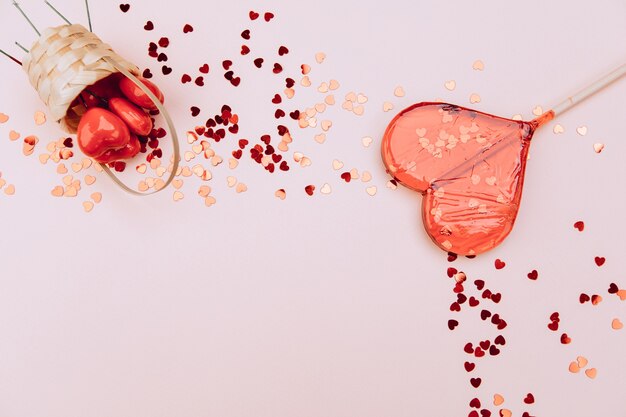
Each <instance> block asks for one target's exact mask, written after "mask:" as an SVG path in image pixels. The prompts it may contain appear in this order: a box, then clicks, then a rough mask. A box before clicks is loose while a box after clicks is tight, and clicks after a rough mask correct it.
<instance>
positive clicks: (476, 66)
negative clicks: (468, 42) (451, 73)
mask: <svg viewBox="0 0 626 417" xmlns="http://www.w3.org/2000/svg"><path fill="white" fill-rule="evenodd" d="M472 69H474V70H476V71H482V70H484V69H485V64H484V63H483V61H481V60H480V59H477V60H476V61H474V63H473V64H472Z"/></svg>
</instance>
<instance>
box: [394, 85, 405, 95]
mask: <svg viewBox="0 0 626 417" xmlns="http://www.w3.org/2000/svg"><path fill="white" fill-rule="evenodd" d="M404 94H405V93H404V88H402V87H401V86H398V87H396V89H395V90H393V95H394V96H396V97H404Z"/></svg>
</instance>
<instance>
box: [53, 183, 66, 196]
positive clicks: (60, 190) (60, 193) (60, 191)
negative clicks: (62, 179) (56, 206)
mask: <svg viewBox="0 0 626 417" xmlns="http://www.w3.org/2000/svg"><path fill="white" fill-rule="evenodd" d="M50 194H52V195H53V196H54V197H63V187H61V186H60V185H57V186H56V187H54V188H53V189H52V191H51V192H50Z"/></svg>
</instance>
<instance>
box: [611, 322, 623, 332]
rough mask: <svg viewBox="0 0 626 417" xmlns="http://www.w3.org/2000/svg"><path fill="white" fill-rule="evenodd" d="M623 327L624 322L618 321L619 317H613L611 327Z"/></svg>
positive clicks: (617, 328) (618, 328) (616, 328)
mask: <svg viewBox="0 0 626 417" xmlns="http://www.w3.org/2000/svg"><path fill="white" fill-rule="evenodd" d="M623 327H624V324H623V323H622V322H621V321H620V319H613V321H611V328H612V329H613V330H621V329H622V328H623Z"/></svg>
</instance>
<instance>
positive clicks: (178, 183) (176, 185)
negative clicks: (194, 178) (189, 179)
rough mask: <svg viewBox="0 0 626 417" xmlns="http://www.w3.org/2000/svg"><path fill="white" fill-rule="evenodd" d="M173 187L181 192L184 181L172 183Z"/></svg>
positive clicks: (178, 180) (177, 180)
mask: <svg viewBox="0 0 626 417" xmlns="http://www.w3.org/2000/svg"><path fill="white" fill-rule="evenodd" d="M172 186H173V187H174V188H176V189H177V190H180V188H181V187H182V186H183V180H180V179H176V180H174V181H172Z"/></svg>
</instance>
